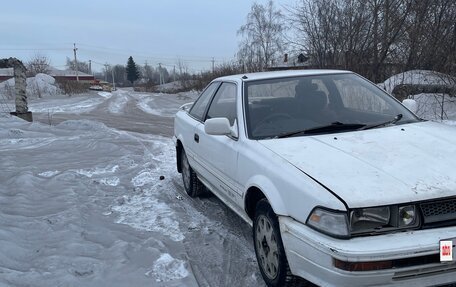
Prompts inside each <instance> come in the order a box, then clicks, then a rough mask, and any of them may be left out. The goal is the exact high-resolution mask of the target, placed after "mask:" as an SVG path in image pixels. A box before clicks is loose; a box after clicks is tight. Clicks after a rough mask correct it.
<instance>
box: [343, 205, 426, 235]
mask: <svg viewBox="0 0 456 287" xmlns="http://www.w3.org/2000/svg"><path fill="white" fill-rule="evenodd" d="M419 224H420V218H419V215H418V212H417V208H416V206H415V205H405V206H382V207H369V208H357V209H353V210H351V211H350V233H351V234H352V235H356V234H363V233H379V232H386V231H393V230H399V229H409V228H416V227H418V226H419Z"/></svg>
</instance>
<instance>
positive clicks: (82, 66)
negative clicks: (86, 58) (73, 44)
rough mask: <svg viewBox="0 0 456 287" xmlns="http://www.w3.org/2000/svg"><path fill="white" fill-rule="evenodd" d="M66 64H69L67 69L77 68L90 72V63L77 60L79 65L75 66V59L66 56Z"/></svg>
mask: <svg viewBox="0 0 456 287" xmlns="http://www.w3.org/2000/svg"><path fill="white" fill-rule="evenodd" d="M66 66H67V69H71V70H75V69H77V70H78V71H80V72H83V73H86V74H88V73H89V72H90V71H89V64H88V63H86V62H81V61H78V62H77V67H75V63H74V60H71V59H70V58H68V57H67V58H66Z"/></svg>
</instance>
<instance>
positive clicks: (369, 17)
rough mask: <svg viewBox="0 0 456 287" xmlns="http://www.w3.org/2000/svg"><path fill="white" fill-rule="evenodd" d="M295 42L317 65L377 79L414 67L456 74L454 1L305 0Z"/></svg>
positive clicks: (295, 14) (296, 18)
mask: <svg viewBox="0 0 456 287" xmlns="http://www.w3.org/2000/svg"><path fill="white" fill-rule="evenodd" d="M289 13H290V15H291V16H290V20H291V24H292V26H293V27H294V29H295V40H294V42H295V43H294V44H295V45H296V46H297V47H298V48H299V49H300V50H304V51H306V52H307V53H308V54H309V56H310V57H311V58H312V60H313V62H314V64H315V66H316V67H320V68H344V69H350V70H354V71H357V72H359V73H361V74H363V75H364V76H367V77H368V78H370V79H371V80H373V81H376V82H378V81H381V80H384V79H385V78H387V77H388V76H390V75H391V74H394V73H398V72H401V71H403V70H410V69H429V70H435V71H440V72H446V73H450V74H454V73H456V53H454V51H455V49H456V24H455V23H456V2H455V1H452V0H435V1H429V0H334V1H324V0H301V2H299V4H298V5H297V6H296V7H294V8H293V9H289Z"/></svg>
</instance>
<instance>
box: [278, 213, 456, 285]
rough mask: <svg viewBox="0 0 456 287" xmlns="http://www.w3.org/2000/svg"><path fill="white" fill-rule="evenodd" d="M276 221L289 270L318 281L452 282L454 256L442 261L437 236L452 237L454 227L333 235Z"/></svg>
mask: <svg viewBox="0 0 456 287" xmlns="http://www.w3.org/2000/svg"><path fill="white" fill-rule="evenodd" d="M279 222H280V229H281V234H282V240H283V244H284V247H285V252H286V254H287V259H288V263H289V265H290V269H291V271H292V273H293V274H295V275H298V276H301V277H303V278H306V279H307V280H309V281H312V282H313V283H315V284H318V285H320V286H438V285H443V284H449V283H455V282H456V261H453V262H450V263H441V262H440V257H439V241H440V240H446V239H452V238H456V227H446V228H439V229H428V230H419V231H413V232H400V233H393V234H385V235H378V236H366V237H356V238H352V239H336V238H332V237H329V236H326V235H324V234H322V233H319V232H317V231H315V230H313V229H311V228H309V227H307V226H306V225H304V224H302V223H300V222H297V221H295V220H293V219H292V218H290V217H285V216H281V217H279ZM361 270H362V271H361Z"/></svg>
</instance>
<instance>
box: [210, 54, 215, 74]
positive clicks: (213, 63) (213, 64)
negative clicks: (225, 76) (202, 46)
mask: <svg viewBox="0 0 456 287" xmlns="http://www.w3.org/2000/svg"><path fill="white" fill-rule="evenodd" d="M211 62H212V73H214V70H215V59H214V57H212V61H211Z"/></svg>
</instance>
